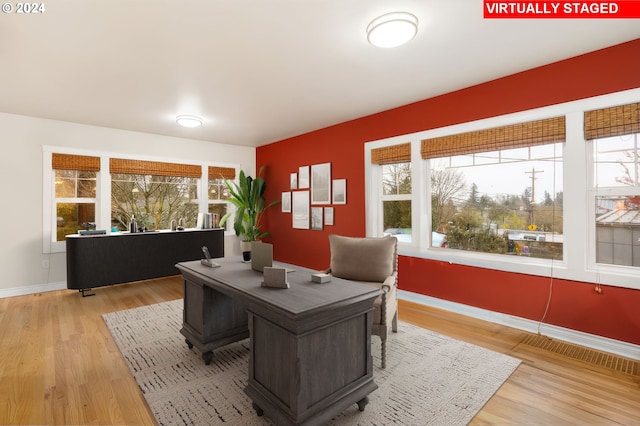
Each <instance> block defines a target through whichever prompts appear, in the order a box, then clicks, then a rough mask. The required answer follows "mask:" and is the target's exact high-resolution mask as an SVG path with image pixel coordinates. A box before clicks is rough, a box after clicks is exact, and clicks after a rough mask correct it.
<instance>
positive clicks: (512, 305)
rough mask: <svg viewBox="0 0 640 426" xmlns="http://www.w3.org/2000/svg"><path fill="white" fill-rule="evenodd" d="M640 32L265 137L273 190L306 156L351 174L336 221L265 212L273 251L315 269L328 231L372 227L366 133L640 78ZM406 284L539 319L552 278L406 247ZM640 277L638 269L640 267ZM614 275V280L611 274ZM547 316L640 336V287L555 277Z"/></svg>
mask: <svg viewBox="0 0 640 426" xmlns="http://www.w3.org/2000/svg"><path fill="white" fill-rule="evenodd" d="M639 70H640V39H636V40H633V41H630V42H627V43H623V44H619V45H616V46H612V47H609V48H606V49H602V50H598V51H595V52H591V53H588V54H585V55H581V56H577V57H574V58H569V59H566V60H563V61H560V62H555V63H552V64H549V65H545V66H542V67H538V68H534V69H531V70H528V71H524V72H521V73H518V74H514V75H510V76H507V77H504V78H500V79H497V80H493V81H489V82H486V83H483V84H479V85H476V86H472V87H469V88H466V89H462V90H459V91H456V92H452V93H448V94H445V95H442V96H437V97H434V98H430V99H425V100H423V101H420V102H416V103H413V104H409V105H405V106H402V107H398V108H395V109H392V110H388V111H384V112H381V113H378V114H374V115H370V116H366V117H362V118H359V119H356V120H352V121H348V122H345V123H341V124H336V125H334V126H331V127H328V128H324V129H320V130H317V131H314V132H310V133H307V134H304V135H300V136H296V137H293V138H290V139H286V140H283V141H279V142H276V143H272V144H269V145H265V146H262V147H259V148H258V149H257V151H256V163H257V164H256V167H257V168H256V169H258V168H259V167H261V166H265V177H266V179H267V182H268V189H267V199H268V200H271V199H274V198H280V196H281V193H282V192H283V191H288V190H289V176H290V173H294V172H297V171H298V167H299V166H304V165H311V164H318V163H324V162H330V163H331V167H332V170H331V175H332V178H333V179H339V178H345V179H346V180H347V204H346V205H334V206H333V208H334V211H335V225H334V226H325V228H324V230H322V231H312V230H299V229H292V226H291V214H290V213H282V212H281V211H280V207H279V206H277V207H275V208H273V209H271V210H270V211H269V212H268V213H267V215H266V217H265V228H266V229H267V230H269V231H270V232H271V234H272V235H271V237H270V240H271V242H273V243H274V251H275V252H274V257H275V258H276V259H278V260H281V261H284V262H291V263H295V264H299V265H303V266H307V267H310V268H315V269H322V268H326V267H328V265H329V257H330V253H329V242H328V239H327V236H328V234H330V233H335V234H341V235H351V236H364V235H365V199H364V143H365V142H369V141H372V140H378V139H384V138H388V137H392V136H398V135H403V134H409V133H414V132H419V131H424V130H428V129H433V128H439V127H443V126H449V125H453V124H459V123H464V122H468V121H473V120H479V119H483V118H489V117H494V116H498V115H503V114H509V113H513V112H517V111H523V110H529V109H534V108H539V107H543V106H548V105H553V104H558V103H563V102H569V101H573V100H577V99H583V98H588V97H593V96H598V95H603V94H607V93H613V92H619V91H623V90H628V89H633V88H638V87H640V72H639ZM399 271H400V272H399V274H400V279H399V285H400V288H402V289H404V290H409V291H413V292H416V293H420V294H425V295H428V296H433V297H437V298H441V299H445V300H450V301H454V302H458V303H463V304H466V305H470V306H476V307H479V308H483V309H489V310H492V311H496V312H502V313H506V314H510V315H515V316H518V317H523V318H528V319H531V320H536V321H538V320H541V319H542V317H543V315H544V312H545V307H546V305H547V300H548V296H549V290H550V287H551V284H550V281H551V280H550V279H549V278H544V277H536V276H530V275H525V274H516V273H508V272H501V271H494V270H489V269H483V268H475V267H470V266H462V265H451V264H449V263H446V262H438V261H432V260H428V259H420V258H413V257H405V256H402V257H401V259H400V269H399ZM639 280H640V277H639ZM603 284H606V283H603ZM552 285H553V297H552V298H551V304H550V306H549V310H548V312H547V315H546V317H545V321H544V322H545V323H549V324H554V325H558V326H561V327H566V328H570V329H574V330H579V331H583V332H586V333H591V334H595V335H600V336H605V337H609V338H612V339H617V340H621V341H626V342H630V343H635V344H640V315H638V307H639V306H640V291H638V290H631V289H624V288H617V287H607V286H605V287H604V291H603V293H602V294H597V293H595V292H594V285H593V284H588V283H581V282H577V281H568V280H558V279H555V280H554V281H553V284H552Z"/></svg>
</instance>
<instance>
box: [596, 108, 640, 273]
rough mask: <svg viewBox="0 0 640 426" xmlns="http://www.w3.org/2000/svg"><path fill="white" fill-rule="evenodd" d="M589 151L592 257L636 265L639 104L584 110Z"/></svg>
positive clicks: (639, 244)
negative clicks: (593, 237)
mask: <svg viewBox="0 0 640 426" xmlns="http://www.w3.org/2000/svg"><path fill="white" fill-rule="evenodd" d="M585 138H593V140H592V141H591V145H592V150H593V182H592V187H591V197H592V205H593V206H594V209H595V212H594V213H595V214H594V218H595V228H596V231H595V245H596V251H595V261H596V263H599V264H608V265H619V266H631V267H640V103H635V104H629V105H623V106H618V107H611V108H604V109H600V110H595V111H589V112H587V113H585Z"/></svg>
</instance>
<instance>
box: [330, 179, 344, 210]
mask: <svg viewBox="0 0 640 426" xmlns="http://www.w3.org/2000/svg"><path fill="white" fill-rule="evenodd" d="M332 190H333V191H332V194H333V199H332V204H347V180H346V179H335V180H334V181H333V188H332Z"/></svg>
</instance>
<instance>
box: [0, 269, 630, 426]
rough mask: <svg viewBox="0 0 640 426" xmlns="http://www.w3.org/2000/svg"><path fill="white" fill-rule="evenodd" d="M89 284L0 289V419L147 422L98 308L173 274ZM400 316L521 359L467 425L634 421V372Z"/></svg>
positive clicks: (447, 322) (411, 312)
mask: <svg viewBox="0 0 640 426" xmlns="http://www.w3.org/2000/svg"><path fill="white" fill-rule="evenodd" d="M95 293H96V295H95V296H92V297H85V298H82V297H80V294H79V293H78V292H75V291H71V290H61V291H52V292H47V293H41V294H35V295H28V296H19V297H11V298H5V299H0V424H2V425H13V424H29V425H43V424H51V425H53V424H56V425H79V424H80V425H85V424H90V425H153V424H155V420H154V418H153V415H152V414H151V413H150V411H149V409H148V407H147V405H146V403H145V401H144V398H143V397H142V395H141V393H140V390H139V389H138V387H137V385H136V383H135V381H134V380H133V377H132V376H131V374H130V372H129V369H128V368H127V366H126V364H125V362H124V360H123V358H122V356H121V355H120V352H119V351H118V348H117V347H116V345H115V343H114V342H113V340H112V338H111V335H110V334H109V331H108V330H107V327H106V326H105V324H104V321H103V320H102V317H101V315H102V314H103V313H106V312H114V311H119V310H123V309H129V308H134V307H138V306H143V305H149V304H153V303H160V302H164V301H169V300H174V299H179V298H181V297H182V282H181V279H180V277H170V278H166V279H158V280H150V281H146V282H142V283H134V284H125V285H119V286H113V287H104V288H99V289H96V290H95ZM400 320H402V321H406V322H409V323H413V324H416V325H419V326H421V327H425V328H428V329H431V330H434V331H437V332H440V333H443V334H446V335H448V336H451V337H454V338H456V339H459V340H464V341H467V342H470V343H473V344H476V345H479V346H483V347H486V348H488V349H491V350H494V351H497V352H502V353H505V354H508V355H510V356H513V357H516V358H519V359H521V360H522V361H523V362H522V364H521V365H520V367H518V369H517V370H516V371H515V372H514V374H513V375H512V376H511V377H510V378H509V379H508V380H507V381H506V382H505V384H504V385H503V386H502V387H501V388H500V389H499V390H498V392H497V393H496V394H495V395H494V396H493V398H491V400H490V401H489V402H488V403H487V404H486V405H485V407H484V408H483V409H482V410H481V411H480V412H479V413H478V415H477V416H476V417H475V418H474V419H473V420H472V421H471V423H470V424H472V425H485V424H495V425H586V424H601V425H615V424H621V425H640V377H639V376H637V375H633V374H627V373H623V372H619V371H615V370H612V369H610V368H606V367H602V366H599V365H596V364H592V363H588V362H585V361H580V360H576V359H573V358H571V357H567V356H565V355H560V354H556V353H553V352H549V351H547V350H545V349H540V348H536V347H534V346H531V345H528V344H524V343H522V342H523V340H524V339H526V338H527V337H530V334H528V333H525V332H522V331H519V330H515V329H511V328H508V327H504V326H500V325H496V324H492V323H488V322H484V321H479V320H476V319H472V318H469V317H465V316H462V315H457V314H453V313H449V312H445V311H441V310H437V309H433V308H428V307H424V306H422V305H418V304H415V303H411V302H406V301H401V302H400ZM374 338H377V337H374ZM367 409H374V407H371V406H370V407H367Z"/></svg>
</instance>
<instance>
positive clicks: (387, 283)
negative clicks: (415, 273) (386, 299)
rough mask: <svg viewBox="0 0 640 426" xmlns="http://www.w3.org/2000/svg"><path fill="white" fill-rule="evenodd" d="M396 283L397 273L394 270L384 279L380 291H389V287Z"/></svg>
mask: <svg viewBox="0 0 640 426" xmlns="http://www.w3.org/2000/svg"><path fill="white" fill-rule="evenodd" d="M397 285H398V277H397V274H396V273H395V272H394V273H393V275H389V276H388V277H387V278H386V279H385V280H384V282H383V283H382V287H381V288H382V291H384V292H385V293H389V292H390V291H391V289H392V288H393V287H395V286H397Z"/></svg>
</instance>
